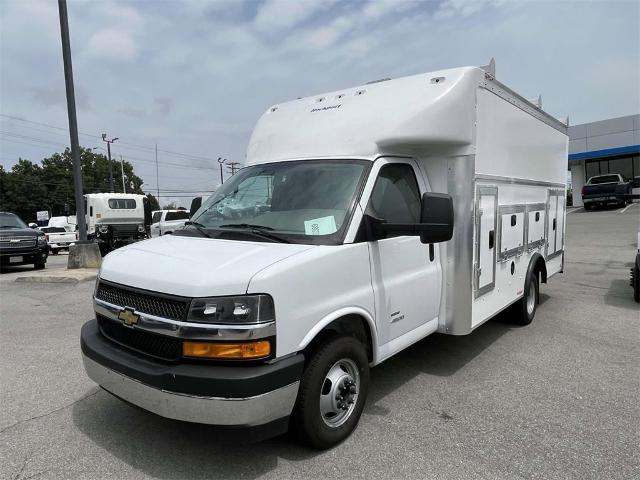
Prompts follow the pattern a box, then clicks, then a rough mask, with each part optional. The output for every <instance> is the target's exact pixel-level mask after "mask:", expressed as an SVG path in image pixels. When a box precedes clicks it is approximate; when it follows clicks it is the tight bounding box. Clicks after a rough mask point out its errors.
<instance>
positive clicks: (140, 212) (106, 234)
mask: <svg viewBox="0 0 640 480" xmlns="http://www.w3.org/2000/svg"><path fill="white" fill-rule="evenodd" d="M84 198H85V216H86V223H87V235H88V237H89V238H90V239H93V240H95V241H96V242H98V244H99V245H100V247H101V249H103V251H108V250H109V249H111V248H115V247H116V246H119V245H121V244H128V243H132V242H135V241H138V240H141V239H143V238H145V237H146V229H145V226H144V202H145V200H146V197H145V196H144V195H139V194H133V193H89V194H86V195H85V196H84ZM103 247H104V248H103Z"/></svg>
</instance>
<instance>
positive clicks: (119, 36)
mask: <svg viewBox="0 0 640 480" xmlns="http://www.w3.org/2000/svg"><path fill="white" fill-rule="evenodd" d="M86 51H87V53H88V54H89V55H91V56H93V57H97V58H102V59H107V60H116V61H129V60H133V59H135V58H136V56H137V55H138V48H137V47H136V43H135V41H134V39H133V37H132V36H131V34H129V33H127V32H125V31H124V30H119V29H116V28H106V29H103V30H98V31H97V32H96V33H94V34H93V35H92V36H91V38H90V39H89V43H88V45H87V47H86Z"/></svg>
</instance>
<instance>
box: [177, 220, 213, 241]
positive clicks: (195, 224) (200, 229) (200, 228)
mask: <svg viewBox="0 0 640 480" xmlns="http://www.w3.org/2000/svg"><path fill="white" fill-rule="evenodd" d="M184 225H185V226H189V225H190V226H192V227H194V228H195V229H196V230H198V232H200V234H201V235H202V236H203V237H207V238H213V237H212V236H211V235H209V234H208V233H207V232H206V231H205V230H204V229H205V228H207V227H205V226H204V225H203V224H201V223H198V222H191V221H189V222H184Z"/></svg>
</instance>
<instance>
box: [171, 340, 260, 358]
mask: <svg viewBox="0 0 640 480" xmlns="http://www.w3.org/2000/svg"><path fill="white" fill-rule="evenodd" d="M270 354H271V343H270V342H269V341H268V340H259V341H257V342H240V343H220V342H187V341H185V342H183V343H182V356H183V357H192V358H215V359H220V360H246V359H256V358H264V357H268V356H269V355H270Z"/></svg>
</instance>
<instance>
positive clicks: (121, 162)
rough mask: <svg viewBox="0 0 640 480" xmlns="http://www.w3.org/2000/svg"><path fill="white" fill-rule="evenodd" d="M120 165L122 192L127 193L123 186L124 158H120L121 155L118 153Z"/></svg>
mask: <svg viewBox="0 0 640 480" xmlns="http://www.w3.org/2000/svg"><path fill="white" fill-rule="evenodd" d="M120 167H121V168H122V193H127V189H126V188H125V186H124V160H122V155H120Z"/></svg>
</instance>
